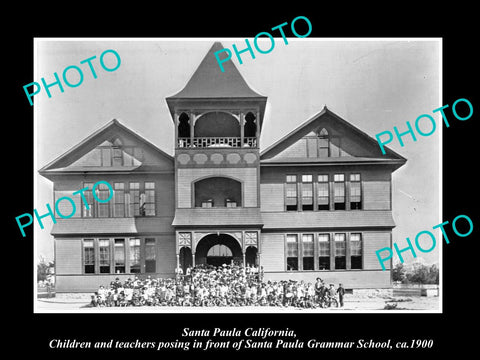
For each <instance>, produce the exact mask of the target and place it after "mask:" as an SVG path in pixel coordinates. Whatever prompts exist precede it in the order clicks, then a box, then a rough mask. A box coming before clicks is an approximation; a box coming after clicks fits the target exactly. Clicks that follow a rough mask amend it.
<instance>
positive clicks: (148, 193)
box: [144, 182, 155, 216]
mask: <svg viewBox="0 0 480 360" xmlns="http://www.w3.org/2000/svg"><path fill="white" fill-rule="evenodd" d="M144 208H145V211H144V214H145V216H155V183H154V182H146V183H145V204H144Z"/></svg>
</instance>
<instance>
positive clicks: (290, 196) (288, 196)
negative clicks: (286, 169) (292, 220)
mask: <svg viewBox="0 0 480 360" xmlns="http://www.w3.org/2000/svg"><path fill="white" fill-rule="evenodd" d="M285 205H286V209H287V211H295V210H298V202H297V175H287V178H286V184H285Z"/></svg>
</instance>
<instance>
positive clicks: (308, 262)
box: [302, 234, 313, 270]
mask: <svg viewBox="0 0 480 360" xmlns="http://www.w3.org/2000/svg"><path fill="white" fill-rule="evenodd" d="M302 245H303V247H302V252H303V270H313V234H303V236H302Z"/></svg>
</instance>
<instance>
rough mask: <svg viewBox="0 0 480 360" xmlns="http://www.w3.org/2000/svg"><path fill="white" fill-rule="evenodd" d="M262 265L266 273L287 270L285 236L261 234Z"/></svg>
mask: <svg viewBox="0 0 480 360" xmlns="http://www.w3.org/2000/svg"><path fill="white" fill-rule="evenodd" d="M261 242H262V243H261V250H262V252H261V254H260V265H262V266H263V270H264V271H284V270H285V236H284V234H261Z"/></svg>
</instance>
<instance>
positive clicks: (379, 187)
mask: <svg viewBox="0 0 480 360" xmlns="http://www.w3.org/2000/svg"><path fill="white" fill-rule="evenodd" d="M390 186H391V184H390V181H364V182H363V189H362V190H363V208H364V209H365V210H390V209H391V201H390Z"/></svg>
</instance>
